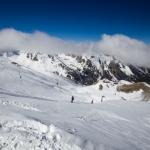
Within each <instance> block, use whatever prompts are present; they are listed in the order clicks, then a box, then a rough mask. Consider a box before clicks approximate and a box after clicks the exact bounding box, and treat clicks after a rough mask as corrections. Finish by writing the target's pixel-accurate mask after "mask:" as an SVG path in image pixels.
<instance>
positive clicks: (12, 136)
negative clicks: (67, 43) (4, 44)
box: [0, 51, 150, 150]
mask: <svg viewBox="0 0 150 150" xmlns="http://www.w3.org/2000/svg"><path fill="white" fill-rule="evenodd" d="M0 70H1V71H0V149H4V150H5V149H7V150H12V149H18V150H22V149H23V150H31V149H40V150H41V149H47V150H101V149H104V150H110V149H112V150H116V149H119V150H126V149H130V150H132V149H133V150H134V149H149V148H150V147H149V143H150V140H149V139H150V130H149V127H150V121H149V120H150V116H149V114H150V110H149V105H150V103H149V101H148V102H145V101H143V100H149V97H150V95H149V93H150V91H149V89H150V86H149V84H148V83H149V81H150V80H149V75H150V70H149V69H148V68H142V67H137V66H134V65H131V64H125V63H123V62H121V61H119V60H117V59H115V58H114V57H111V56H108V55H104V54H102V55H100V56H76V55H70V54H59V55H48V54H40V53H29V52H21V51H3V52H1V53H0ZM141 81H142V82H141ZM72 96H74V103H73V104H72V103H70V102H71V97H72ZM91 103H93V104H91ZM137 116H138V117H137Z"/></svg>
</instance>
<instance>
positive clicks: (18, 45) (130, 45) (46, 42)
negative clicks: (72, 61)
mask: <svg viewBox="0 0 150 150" xmlns="http://www.w3.org/2000/svg"><path fill="white" fill-rule="evenodd" d="M0 49H1V50H4V49H17V50H25V51H27V50H29V51H38V52H43V53H77V54H87V55H97V54H99V53H101V52H103V53H106V54H109V55H113V56H116V57H118V58H119V59H121V60H123V61H125V62H126V63H133V64H136V65H140V66H148V67H150V59H149V58H150V47H149V46H148V45H146V44H145V43H144V42H142V41H139V40H136V39H132V38H129V37H127V36H124V35H119V34H116V35H112V36H110V35H105V34H104V35H103V36H102V38H101V39H100V40H99V41H97V42H75V41H66V40H62V39H60V38H56V37H52V36H50V35H48V34H46V33H43V32H39V31H35V32H33V33H25V32H21V31H17V30H15V29H10V28H9V29H3V30H0Z"/></svg>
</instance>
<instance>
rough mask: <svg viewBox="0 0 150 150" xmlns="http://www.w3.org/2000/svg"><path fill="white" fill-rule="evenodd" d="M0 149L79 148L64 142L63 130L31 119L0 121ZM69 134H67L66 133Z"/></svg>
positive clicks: (54, 149) (65, 149)
mask: <svg viewBox="0 0 150 150" xmlns="http://www.w3.org/2000/svg"><path fill="white" fill-rule="evenodd" d="M0 125H1V129H0V132H1V135H0V149H4V150H31V149H35V150H42V149H43V150H45V149H47V150H50V149H52V150H81V149H80V148H79V147H78V146H77V145H75V144H71V145H69V144H68V143H65V141H63V138H68V137H63V136H64V135H65V134H64V133H63V132H64V131H61V130H59V129H57V128H56V127H55V126H54V125H50V126H47V125H44V124H42V123H40V122H37V121H31V120H23V121H18V120H13V121H12V120H10V121H1V124H0ZM68 136H69V134H68Z"/></svg>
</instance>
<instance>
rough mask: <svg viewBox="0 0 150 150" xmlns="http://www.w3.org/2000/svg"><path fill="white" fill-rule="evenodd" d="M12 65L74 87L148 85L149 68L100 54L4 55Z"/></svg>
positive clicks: (149, 80) (10, 53) (18, 53)
mask: <svg viewBox="0 0 150 150" xmlns="http://www.w3.org/2000/svg"><path fill="white" fill-rule="evenodd" d="M2 55H5V56H6V57H8V58H9V59H10V60H11V62H12V63H14V64H18V65H21V66H24V67H28V68H30V69H33V70H35V71H38V72H41V73H44V74H46V75H49V74H51V73H55V74H57V75H60V76H63V77H66V78H69V79H71V80H73V81H75V82H76V83H79V84H83V85H92V84H95V83H97V82H98V81H99V80H101V79H108V80H110V81H114V82H118V81H120V80H126V81H130V82H146V83H150V68H144V67H139V66H134V65H132V64H125V63H123V62H121V61H120V60H117V59H115V57H112V56H108V55H104V54H101V55H100V56H89V57H88V56H77V55H73V54H72V55H71V54H59V55H47V54H40V53H29V52H17V51H14V52H7V53H4V54H2Z"/></svg>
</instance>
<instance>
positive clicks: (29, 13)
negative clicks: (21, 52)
mask: <svg viewBox="0 0 150 150" xmlns="http://www.w3.org/2000/svg"><path fill="white" fill-rule="evenodd" d="M7 27H11V28H15V29H17V30H21V31H24V32H33V31H35V30H40V31H43V32H46V33H48V34H50V35H53V36H58V37H60V38H63V39H70V40H82V41H84V40H98V39H100V37H101V35H102V34H104V33H106V34H110V35H111V34H116V33H120V34H124V35H127V36H129V37H132V38H137V39H141V40H143V41H145V42H147V43H150V30H149V27H150V1H149V0H139V1H138V0H136V1H135V0H10V1H9V0H5V1H4V0H3V1H1V2H0V29H3V28H7Z"/></svg>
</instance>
